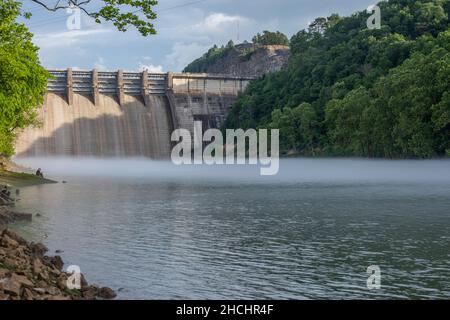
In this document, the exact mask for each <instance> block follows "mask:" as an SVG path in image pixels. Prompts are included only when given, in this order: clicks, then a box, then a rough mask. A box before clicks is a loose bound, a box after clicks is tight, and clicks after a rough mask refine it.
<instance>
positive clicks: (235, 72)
mask: <svg viewBox="0 0 450 320" xmlns="http://www.w3.org/2000/svg"><path fill="white" fill-rule="evenodd" d="M290 57H291V51H290V48H289V47H288V46H280V45H264V46H263V45H254V44H252V43H244V44H239V45H236V46H235V47H234V48H233V49H232V50H230V51H229V53H228V54H226V55H225V56H224V57H222V58H220V59H218V60H217V61H215V62H214V63H213V64H212V65H210V66H209V67H208V68H207V70H205V72H207V73H216V74H225V75H232V76H236V77H242V76H250V77H253V76H255V77H260V76H262V75H264V74H267V73H272V72H276V71H280V70H281V69H282V68H283V67H284V66H286V65H287V63H288V62H289V59H290Z"/></svg>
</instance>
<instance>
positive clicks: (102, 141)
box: [16, 69, 253, 159]
mask: <svg viewBox="0 0 450 320" xmlns="http://www.w3.org/2000/svg"><path fill="white" fill-rule="evenodd" d="M50 73H51V75H52V76H53V79H51V80H50V81H49V83H48V89H47V93H46V95H45V102H44V104H43V106H42V107H40V108H39V110H38V114H39V118H40V120H41V126H39V127H30V128H27V129H25V130H24V131H23V132H21V133H20V135H19V137H18V139H17V142H16V154H17V156H18V157H42V156H72V157H73V156H75V157H77V156H80V157H81V156H83V157H85V156H96V157H148V158H153V159H164V158H168V157H169V156H170V153H171V148H172V142H171V141H170V138H171V134H172V132H173V130H175V129H177V128H184V129H188V130H190V131H191V133H192V134H193V130H194V121H203V126H204V129H208V128H218V127H220V125H221V124H222V123H223V121H224V120H225V118H226V116H227V113H228V110H229V109H230V107H231V106H232V105H233V103H234V101H235V100H236V97H237V95H238V93H239V92H242V91H243V90H245V88H246V87H247V85H248V84H249V82H250V81H251V80H252V79H253V78H250V77H230V76H221V75H210V74H185V73H167V74H152V73H148V72H146V71H144V72H142V73H134V72H123V71H118V72H102V71H97V70H94V71H78V70H72V69H68V70H64V71H56V70H52V71H50Z"/></svg>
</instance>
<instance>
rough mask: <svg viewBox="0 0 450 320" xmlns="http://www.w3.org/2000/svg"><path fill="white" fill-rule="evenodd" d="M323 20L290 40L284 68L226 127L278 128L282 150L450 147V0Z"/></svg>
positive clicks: (250, 92)
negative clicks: (376, 22)
mask: <svg viewBox="0 0 450 320" xmlns="http://www.w3.org/2000/svg"><path fill="white" fill-rule="evenodd" d="M379 6H380V7H381V12H382V17H383V21H382V28H381V30H368V29H367V26H366V21H367V18H368V16H369V14H368V13H367V12H357V13H355V14H353V15H351V16H350V17H339V16H337V15H332V16H331V17H328V18H318V19H316V20H315V21H314V22H313V23H312V24H311V25H310V27H309V28H308V29H307V30H302V31H300V32H298V33H297V34H296V35H294V36H293V37H292V39H291V50H292V53H293V57H292V59H291V61H290V63H289V66H288V67H287V68H285V69H284V70H282V71H280V72H278V73H275V74H271V75H267V76H265V77H264V78H263V79H261V80H258V81H254V82H252V83H251V84H250V85H249V87H248V89H247V91H246V92H245V93H244V94H242V95H241V96H240V97H239V98H238V100H237V102H236V104H235V105H234V106H233V108H232V110H231V112H230V114H229V116H228V119H227V121H226V124H225V126H226V127H227V128H233V127H234V128H250V127H263V126H264V127H278V128H280V129H281V140H282V142H281V143H282V148H283V150H284V151H289V150H296V151H298V152H301V153H304V154H318V153H322V154H331V155H350V156H368V157H393V158H402V157H408V158H428V157H434V156H443V155H446V154H448V153H449V152H450V123H449V119H450V103H449V102H450V86H449V83H450V80H449V79H450V74H449V69H450V28H449V27H450V23H449V13H450V5H449V2H448V1H443V0H416V1H411V0H391V1H389V2H381V3H380V4H379Z"/></svg>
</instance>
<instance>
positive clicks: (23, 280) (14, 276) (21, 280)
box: [10, 273, 34, 287]
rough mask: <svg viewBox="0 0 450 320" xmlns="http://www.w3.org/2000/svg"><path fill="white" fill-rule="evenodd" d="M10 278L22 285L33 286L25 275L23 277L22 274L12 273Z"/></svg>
mask: <svg viewBox="0 0 450 320" xmlns="http://www.w3.org/2000/svg"><path fill="white" fill-rule="evenodd" d="M10 280H12V281H14V282H18V283H20V285H22V286H26V287H33V286H34V284H33V282H31V280H29V279H28V278H27V277H25V276H23V275H19V274H17V273H13V274H12V276H11V278H10Z"/></svg>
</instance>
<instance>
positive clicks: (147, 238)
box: [14, 159, 450, 299]
mask: <svg viewBox="0 0 450 320" xmlns="http://www.w3.org/2000/svg"><path fill="white" fill-rule="evenodd" d="M17 161H18V162H19V163H22V164H25V165H28V166H32V167H34V168H37V167H42V168H43V170H44V173H46V175H47V176H48V177H50V178H55V179H57V180H58V181H63V180H65V181H67V183H64V184H63V183H59V184H55V185H42V186H34V187H28V188H25V189H23V190H22V191H21V198H22V200H21V201H20V202H19V205H18V208H19V209H20V210H22V211H26V212H31V213H33V214H37V213H39V214H41V215H42V216H41V217H35V218H34V221H33V222H32V223H20V224H17V225H15V226H14V227H15V228H16V229H18V230H19V231H20V232H21V234H23V235H25V237H26V238H27V239H29V240H33V241H42V242H44V243H45V244H46V245H47V246H48V247H49V249H50V254H54V252H55V251H56V250H63V252H62V253H61V256H62V257H63V259H64V261H65V262H66V264H67V265H78V266H80V268H81V270H82V272H83V273H84V274H85V275H86V277H87V279H88V281H89V282H90V283H97V284H99V285H102V286H109V287H112V288H113V289H115V290H118V291H119V292H118V294H119V298H120V299H387V298H388V299H431V298H440V299H445V298H447V299H448V298H449V297H450V161H447V160H433V161H384V160H383V161H382V160H378V161H372V160H358V159H354V160H353V159H286V160H282V161H281V164H280V173H279V174H278V175H277V176H272V177H270V176H269V177H261V176H259V168H257V167H252V166H228V167H225V166H221V167H205V166H185V167H175V166H174V165H172V164H171V163H168V162H153V161H148V160H144V159H130V160H99V159H18V160H17ZM67 265H66V266H67ZM369 266H378V267H379V268H380V270H381V288H380V289H378V290H377V289H372V290H369V289H368V288H367V279H368V277H369V275H368V274H367V268H368V267H369Z"/></svg>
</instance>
